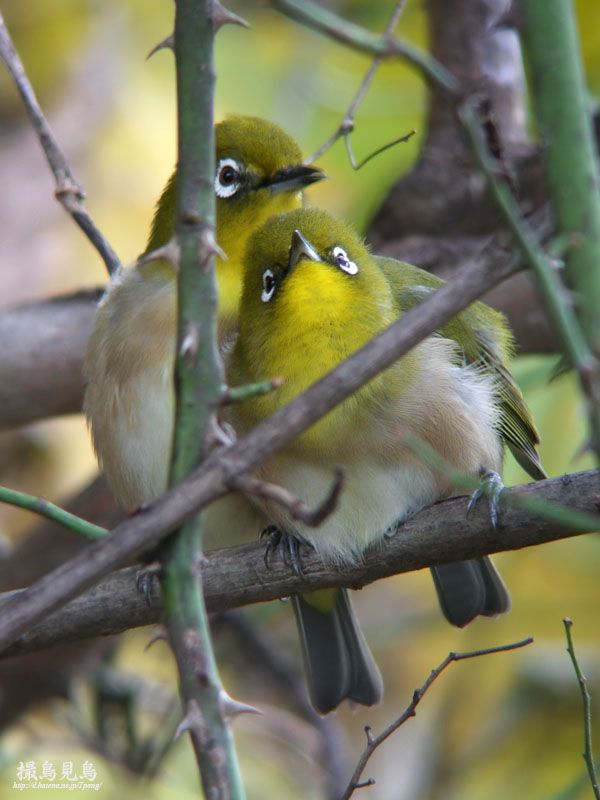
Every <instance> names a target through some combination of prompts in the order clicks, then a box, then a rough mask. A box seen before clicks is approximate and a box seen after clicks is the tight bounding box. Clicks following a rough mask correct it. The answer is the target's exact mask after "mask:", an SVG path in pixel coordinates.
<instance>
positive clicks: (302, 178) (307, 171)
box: [261, 164, 327, 192]
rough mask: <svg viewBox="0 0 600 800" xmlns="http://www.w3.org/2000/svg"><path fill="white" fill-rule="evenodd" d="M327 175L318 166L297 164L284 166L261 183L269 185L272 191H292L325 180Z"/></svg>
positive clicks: (262, 185)
mask: <svg viewBox="0 0 600 800" xmlns="http://www.w3.org/2000/svg"><path fill="white" fill-rule="evenodd" d="M326 177H327V175H325V173H324V172H323V170H322V169H317V168H316V167H305V166H304V164H295V165H294V166H292V167H284V168H283V169H280V170H278V172H276V173H275V175H273V177H272V178H268V179H266V180H265V181H263V182H262V183H261V188H262V187H264V186H268V187H269V188H270V189H271V191H272V192H292V191H294V190H295V189H302V188H303V187H304V186H309V185H310V184H311V183H316V182H317V181H321V180H323V178H326Z"/></svg>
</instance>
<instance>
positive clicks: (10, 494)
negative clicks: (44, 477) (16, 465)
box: [0, 486, 108, 541]
mask: <svg viewBox="0 0 600 800" xmlns="http://www.w3.org/2000/svg"><path fill="white" fill-rule="evenodd" d="M0 502H2V503H9V504H10V505H12V506H18V507H19V508H26V509H27V510H28V511H33V512H34V513H35V514H39V515H40V516H42V517H46V518H47V519H51V520H52V521H53V522H57V523H58V524H59V525H62V526H63V528H68V529H69V530H71V531H75V533H78V534H79V535H80V536H84V537H85V538H86V539H91V540H92V541H95V540H96V539H102V538H104V536H106V535H107V533H108V531H107V530H106V528H101V527H100V526H99V525H93V524H92V523H91V522H87V521H86V520H84V519H81V517H77V516H76V515H75V514H71V513H70V512H69V511H65V510H64V508H59V507H58V506H55V505H54V503H49V502H48V500H44V498H43V497H34V496H33V495H30V494H24V493H23V492H17V491H15V490H14V489H7V488H6V487H5V486H0Z"/></svg>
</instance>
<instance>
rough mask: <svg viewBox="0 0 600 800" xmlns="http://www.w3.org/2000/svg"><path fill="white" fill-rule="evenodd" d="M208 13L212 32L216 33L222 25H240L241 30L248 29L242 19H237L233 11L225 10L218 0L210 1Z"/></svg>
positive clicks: (247, 25) (247, 24)
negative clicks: (210, 6)
mask: <svg viewBox="0 0 600 800" xmlns="http://www.w3.org/2000/svg"><path fill="white" fill-rule="evenodd" d="M211 5H212V8H211V11H210V15H211V20H212V25H213V30H214V32H215V33H216V32H217V31H218V30H220V29H221V28H222V27H223V25H240V26H241V27H242V28H249V27H250V25H249V23H248V22H246V20H245V19H243V18H242V17H238V15H237V14H234V13H233V11H230V10H229V9H228V8H225V6H223V5H222V4H221V3H220V2H219V0H212V3H211Z"/></svg>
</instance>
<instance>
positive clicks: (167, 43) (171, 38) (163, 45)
mask: <svg viewBox="0 0 600 800" xmlns="http://www.w3.org/2000/svg"><path fill="white" fill-rule="evenodd" d="M159 50H172V51H173V52H174V51H175V34H174V33H170V34H169V35H168V36H167V37H166V39H163V40H162V42H159V43H158V44H156V45H154V47H153V48H152V50H150V52H149V53H148V55H147V56H146V61H148V60H149V59H150V58H152V56H153V55H154V54H155V53H158V51H159Z"/></svg>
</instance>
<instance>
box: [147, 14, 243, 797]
mask: <svg viewBox="0 0 600 800" xmlns="http://www.w3.org/2000/svg"><path fill="white" fill-rule="evenodd" d="M218 9H219V6H218V4H215V3H213V2H211V0H176V14H175V60H176V65H177V99H178V130H179V161H178V165H179V166H178V177H177V191H176V215H175V236H176V237H177V241H178V244H179V252H180V253H181V256H180V264H179V265H178V266H179V287H178V288H179V291H178V298H179V322H178V348H177V366H176V393H177V414H176V426H175V434H174V444H173V463H172V467H171V484H174V483H178V482H179V481H181V480H182V479H183V478H185V477H186V476H187V475H188V474H189V473H190V472H191V471H192V470H193V469H194V468H195V467H196V466H198V464H199V463H200V462H201V461H202V460H203V458H204V457H205V441H206V431H207V430H208V429H209V426H210V425H213V424H216V423H215V422H214V420H215V412H216V410H217V409H218V407H219V404H220V400H221V395H222V386H223V384H224V382H225V381H224V371H223V365H222V363H221V360H220V357H219V353H218V348H217V286H216V280H215V274H214V257H213V256H214V222H215V205H214V193H213V188H212V186H213V180H212V176H213V175H214V126H213V94H214V83H215V73H214V54H213V44H214V42H213V38H214V32H213V31H214V26H213V19H212V13H213V12H215V11H217V10H218ZM201 544H202V516H201V515H198V516H196V517H194V518H191V519H189V520H187V521H186V522H185V523H184V524H183V526H182V527H181V528H180V529H179V530H178V531H177V532H176V533H175V534H173V536H171V537H170V538H169V540H168V541H167V542H166V543H165V547H164V552H163V554H162V561H163V574H162V578H161V589H162V594H163V600H164V607H165V614H166V622H167V628H168V631H169V638H170V641H171V646H172V648H173V652H174V654H175V658H176V661H177V666H178V670H179V682H180V693H181V697H182V705H183V708H184V714H185V716H184V721H183V723H182V727H183V728H186V729H188V730H189V731H190V735H191V738H192V743H193V746H194V751H195V754H196V760H197V762H198V766H199V768H200V774H201V779H202V787H203V790H204V795H205V797H210V798H215V800H217V799H221V798H222V799H223V800H225V798H227V799H228V800H243V798H244V796H245V795H244V788H243V784H242V780H241V775H240V771H239V767H238V763H237V757H236V753H235V749H234V745H233V738H232V736H231V732H230V730H229V727H228V724H227V721H226V720H225V712H226V711H227V708H228V703H227V701H228V698H227V695H226V694H225V692H224V691H223V689H222V687H221V683H220V680H219V675H218V672H217V666H216V662H215V658H214V654H213V650H212V645H211V639H210V631H209V625H208V619H207V614H206V608H205V605H204V597H203V593H202V579H201V571H200V563H201V559H202V547H201Z"/></svg>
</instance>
